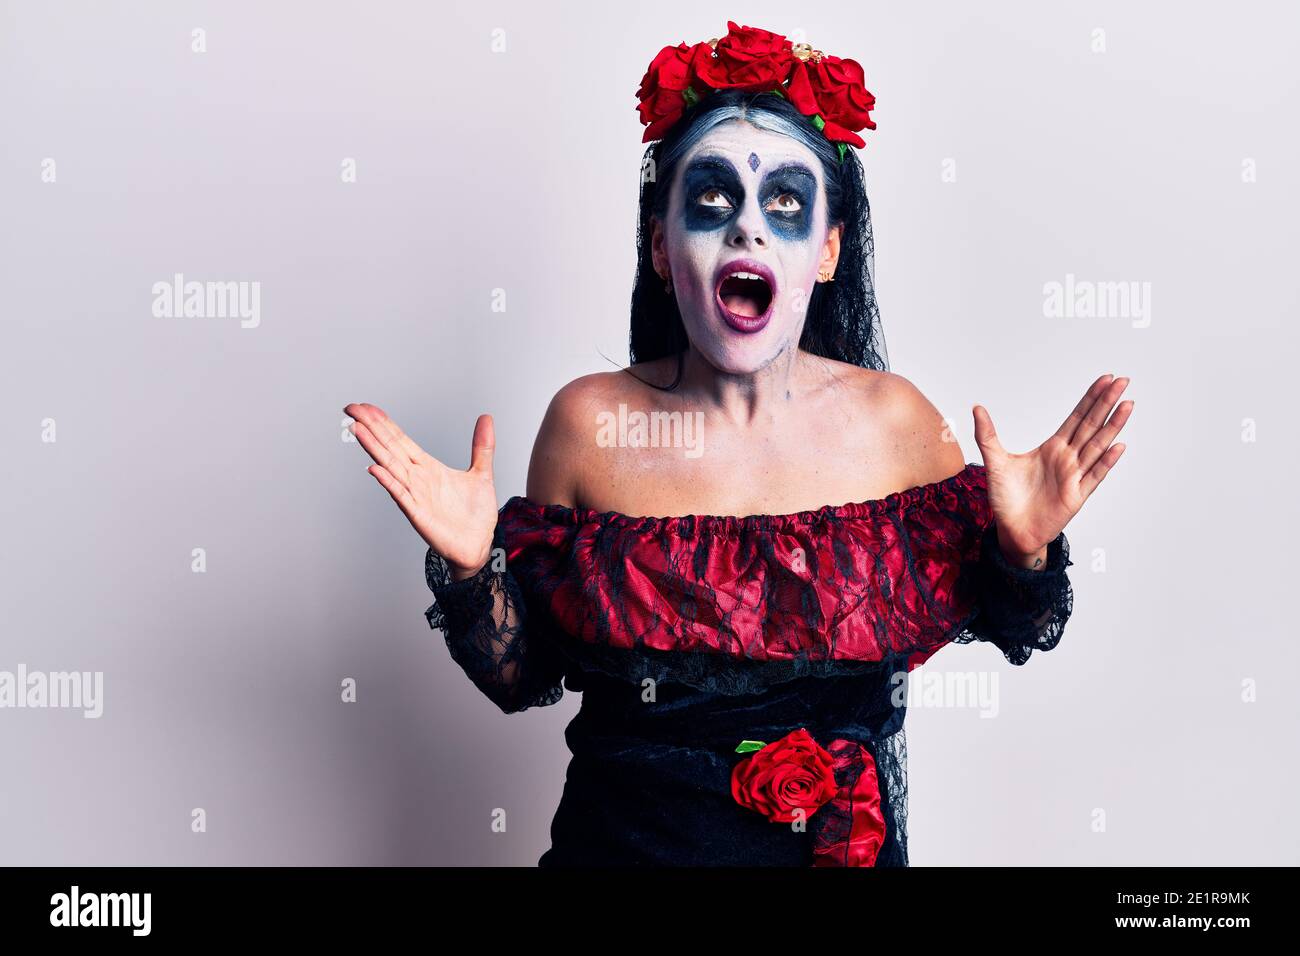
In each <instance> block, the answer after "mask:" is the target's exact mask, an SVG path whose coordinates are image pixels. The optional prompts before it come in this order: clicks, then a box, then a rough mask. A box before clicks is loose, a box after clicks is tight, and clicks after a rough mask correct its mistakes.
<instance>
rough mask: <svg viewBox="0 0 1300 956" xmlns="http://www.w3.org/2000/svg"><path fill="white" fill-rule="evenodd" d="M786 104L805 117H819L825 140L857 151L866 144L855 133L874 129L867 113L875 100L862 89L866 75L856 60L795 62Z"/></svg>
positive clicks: (871, 108) (828, 58)
mask: <svg viewBox="0 0 1300 956" xmlns="http://www.w3.org/2000/svg"><path fill="white" fill-rule="evenodd" d="M787 93H788V95H789V97H790V102H791V103H793V104H794V105H795V106H796V107H798V109H799V112H801V113H803V114H804V115H805V116H812V115H813V114H815V113H820V114H821V117H822V119H823V120H824V121H825V122H826V125H825V126H824V127H823V128H822V133H823V134H824V135H825V136H826V138H827V139H829V140H833V141H841V142H845V143H850V144H852V145H854V146H857V147H863V146H866V145H867V144H866V142H865V141H864V140H863V139H862V137H861V136H858V135H857V133H856V132H854V131H855V130H860V129H875V128H876V124H875V121H874V120H872V118H871V110H873V109H874V108H875V106H876V98H875V97H874V96H872V95H871V92H870V91H869V90H868V89H867V87H866V75H865V74H864V73H863V72H862V67H861V65H860V64H859V63H858V62H857V61H856V60H842V59H840V58H839V57H837V56H826V55H823V56H822V58H821V60H820V61H818V62H815V63H814V62H813V61H812V60H811V59H809V60H796V61H795V65H794V68H793V69H792V71H791V73H790V87H789V89H788V90H787Z"/></svg>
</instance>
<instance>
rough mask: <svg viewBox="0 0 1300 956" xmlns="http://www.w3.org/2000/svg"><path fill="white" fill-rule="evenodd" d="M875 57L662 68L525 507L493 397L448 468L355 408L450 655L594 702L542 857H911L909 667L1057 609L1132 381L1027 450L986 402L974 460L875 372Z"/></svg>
mask: <svg viewBox="0 0 1300 956" xmlns="http://www.w3.org/2000/svg"><path fill="white" fill-rule="evenodd" d="M861 77H862V73H861V69H860V67H858V65H857V64H856V63H854V62H853V61H851V60H839V59H838V58H836V57H830V56H826V55H824V54H822V53H821V52H820V51H816V50H811V49H810V48H808V47H807V46H805V45H794V44H791V43H790V42H789V41H788V40H786V39H785V38H784V37H780V36H778V35H776V34H772V33H768V32H766V31H762V30H756V29H752V28H749V27H737V26H736V24H734V23H731V24H729V33H728V35H727V37H725V38H723V39H721V40H715V41H710V42H709V43H700V44H696V45H694V46H687V45H686V44H684V43H683V44H680V45H679V46H677V47H666V48H665V49H664V50H663V51H662V52H661V53H660V55H659V56H658V57H656V59H655V61H654V62H653V63H652V64H651V67H650V69H649V71H647V73H646V76H645V79H644V80H643V81H642V84H641V89H640V90H639V92H638V96H639V98H640V100H641V105H640V107H639V109H640V112H641V118H642V122H643V123H645V124H647V129H646V131H645V137H644V141H647V142H652V145H651V146H650V147H649V148H648V150H647V153H646V159H645V164H644V169H643V176H642V190H641V220H640V230H639V235H638V250H639V253H640V256H639V267H638V274H637V277H636V285H635V291H634V293H633V301H632V329H631V353H632V363H633V364H632V366H631V368H629V369H624V370H622V371H619V372H613V373H601V374H594V375H589V376H585V377H583V378H580V379H578V380H576V381H574V382H571V383H569V384H568V385H566V386H565V387H564V388H562V389H561V390H560V391H559V392H558V393H557V394H556V396H555V398H554V400H553V401H552V402H551V405H550V407H549V409H548V410H547V412H546V415H545V418H544V421H543V422H542V426H541V430H540V432H539V434H538V437H537V441H536V444H535V447H534V451H533V456H532V461H531V464H530V467H529V473H528V485H527V497H522V498H521V497H514V498H511V499H510V500H509V501H508V502H507V503H506V504H505V506H504V507H503V508H501V509H500V511H498V509H497V498H496V491H495V487H494V485H493V479H492V455H493V446H494V438H493V427H492V419H491V418H490V417H489V416H487V415H483V416H480V418H479V420H478V422H477V423H476V425H475V428H474V438H473V450H472V454H471V461H470V467H469V469H468V470H466V471H459V470H455V469H452V468H448V467H447V466H445V465H443V464H442V463H440V462H438V461H436V460H435V459H433V458H432V457H430V456H429V455H428V454H426V453H425V452H424V451H423V450H421V449H420V448H419V447H418V446H417V445H416V444H415V443H414V442H413V441H411V440H410V439H409V438H408V437H407V436H406V435H405V434H404V433H403V432H402V430H401V429H399V428H398V427H397V425H396V424H394V423H393V422H392V421H391V420H390V419H389V418H388V417H387V416H386V415H385V414H384V413H383V412H382V411H381V410H380V409H378V408H376V407H375V406H373V405H368V404H354V405H348V406H347V407H346V408H345V411H346V412H347V413H348V414H349V415H351V416H352V417H353V418H355V419H356V424H355V425H354V426H353V431H354V433H355V434H356V436H357V438H358V440H359V441H360V443H361V445H362V447H363V448H364V449H365V450H366V452H367V453H369V454H370V455H371V457H372V458H374V460H375V464H374V465H373V466H372V467H371V468H370V473H371V474H372V475H373V476H374V477H375V478H376V479H377V480H378V481H379V483H380V484H381V485H382V486H383V487H384V489H385V490H387V491H388V492H389V494H390V495H392V497H393V499H394V500H395V501H396V502H397V504H398V506H399V507H400V508H401V509H402V511H403V513H404V514H405V515H406V516H407V518H408V519H409V520H410V521H411V523H412V525H413V526H414V527H415V528H416V530H417V531H418V532H419V533H420V535H421V536H422V538H423V539H424V540H425V541H426V542H427V543H428V545H429V551H428V555H427V560H426V569H427V573H428V581H429V586H430V587H431V589H432V590H433V592H434V595H435V599H436V600H435V603H434V605H433V606H432V607H430V608H429V609H428V611H427V612H426V614H427V616H428V619H429V622H430V624H431V625H432V626H434V627H436V628H438V629H440V630H442V631H443V632H444V635H445V637H446V640H447V643H448V647H449V649H450V652H451V655H452V657H453V658H454V659H455V660H456V661H457V663H458V664H459V665H460V666H461V667H462V668H463V669H464V670H465V671H466V673H467V674H468V675H469V676H470V678H471V679H472V680H473V681H474V682H475V683H476V684H477V686H478V687H479V688H480V689H482V691H483V692H484V693H485V694H486V695H487V696H488V697H489V698H490V699H491V700H492V701H493V702H495V703H496V704H497V706H499V707H500V708H501V709H502V710H504V711H506V712H515V711H520V710H524V709H527V708H528V707H533V706H542V705H547V704H551V703H554V702H555V701H557V700H559V698H560V696H561V694H562V693H563V688H564V687H568V688H569V689H570V690H578V691H581V692H582V693H583V699H582V707H581V709H580V711H579V713H578V715H577V717H576V718H575V719H574V720H573V722H572V723H571V724H570V725H569V727H568V729H567V731H566V740H567V741H568V743H569V746H570V748H571V750H572V751H573V759H572V761H571V763H570V765H569V770H568V777H567V781H566V785H565V789H564V795H563V798H562V800H561V803H560V806H559V808H558V810H557V812H556V815H555V819H554V822H553V824H552V831H551V832H552V846H551V848H550V849H549V850H548V851H547V852H546V853H545V854H544V855H543V857H542V859H541V860H540V863H541V864H542V865H566V864H567V865H573V864H695V865H752V864H765V865H791V866H808V865H824V866H846V865H847V866H906V865H907V841H906V780H905V768H904V763H905V755H906V754H905V745H904V737H903V729H902V728H903V718H904V714H905V712H906V706H905V704H906V701H905V686H906V675H907V673H908V672H909V671H910V670H911V669H912V668H914V667H916V666H917V665H918V664H920V663H921V662H923V661H924V660H925V659H926V658H927V657H929V656H930V655H931V654H933V653H934V652H935V651H936V650H937V649H938V648H939V647H941V646H943V645H944V644H946V643H950V642H967V641H974V640H982V641H987V642H990V643H992V644H994V645H995V646H997V647H998V648H999V649H1000V650H1001V651H1002V652H1003V654H1004V655H1005V656H1006V657H1007V659H1008V660H1010V661H1011V662H1013V663H1016V664H1023V663H1024V662H1025V661H1026V660H1027V659H1028V658H1029V656H1030V654H1031V653H1032V651H1033V650H1035V649H1039V650H1050V649H1051V648H1052V647H1054V646H1055V645H1056V643H1057V641H1059V639H1060V637H1061V634H1062V631H1063V628H1064V625H1065V621H1066V619H1067V618H1068V617H1069V615H1070V611H1071V600H1072V595H1071V590H1070V585H1069V580H1068V578H1067V576H1066V572H1065V568H1066V567H1067V566H1069V565H1070V563H1071V562H1070V561H1069V558H1068V544H1067V542H1066V539H1065V535H1064V532H1063V529H1064V527H1065V525H1066V524H1067V522H1068V521H1069V520H1070V519H1071V518H1072V517H1073V516H1074V515H1075V514H1076V513H1077V512H1078V511H1079V509H1080V507H1081V506H1082V504H1083V502H1084V501H1085V500H1086V499H1087V498H1088V497H1089V495H1091V494H1092V492H1093V491H1094V490H1095V489H1096V487H1097V485H1098V484H1099V483H1100V481H1101V480H1102V479H1103V478H1104V477H1105V475H1106V473H1107V472H1108V471H1109V470H1110V468H1111V467H1113V466H1114V464H1115V463H1116V461H1118V459H1119V457H1120V454H1121V453H1122V451H1123V447H1124V446H1123V445H1112V444H1111V442H1112V441H1113V439H1114V438H1115V436H1116V435H1117V434H1118V432H1119V430H1120V428H1121V427H1123V425H1124V422H1125V421H1126V420H1127V418H1128V417H1129V414H1130V413H1131V410H1132V407H1133V403H1132V402H1131V401H1126V402H1124V403H1122V404H1120V406H1119V407H1118V409H1117V410H1115V412H1114V414H1113V415H1112V414H1110V413H1111V410H1112V409H1113V408H1114V406H1115V403H1116V401H1117V400H1118V398H1119V396H1120V394H1121V393H1122V392H1123V391H1124V388H1125V387H1126V384H1127V381H1128V380H1127V379H1124V378H1120V379H1114V378H1113V377H1112V376H1110V375H1104V376H1102V377H1100V378H1099V379H1097V381H1095V382H1094V383H1093V384H1092V386H1091V387H1090V388H1089V389H1088V390H1087V392H1086V394H1085V395H1084V396H1083V398H1082V399H1081V400H1080V401H1079V403H1078V405H1077V406H1076V407H1075V409H1074V410H1073V411H1072V412H1071V413H1070V415H1069V416H1068V417H1067V418H1066V419H1065V421H1064V422H1063V423H1062V425H1061V427H1060V428H1059V429H1058V430H1057V431H1056V433H1055V434H1053V435H1052V436H1051V437H1050V438H1048V439H1047V440H1046V441H1045V442H1044V443H1043V444H1042V445H1040V446H1039V447H1038V448H1036V449H1035V450H1033V451H1031V452H1028V453H1026V454H1011V453H1009V452H1007V451H1006V450H1005V449H1003V447H1002V446H1001V444H1000V442H999V441H998V439H997V436H996V433H995V431H994V428H993V424H992V422H991V421H990V419H989V416H988V413H987V412H986V411H984V409H983V408H982V407H980V406H976V408H975V436H976V441H977V443H978V444H979V447H980V452H981V454H982V455H983V458H984V465H975V464H965V459H964V456H963V454H962V452H961V449H960V447H959V446H958V445H957V443H956V442H955V441H953V440H951V438H946V437H945V436H946V435H947V429H946V426H945V423H944V421H943V420H942V418H941V417H940V415H939V413H938V412H937V411H936V409H935V408H934V407H933V405H931V403H930V402H929V401H927V400H926V398H925V397H924V396H923V395H922V394H921V393H920V392H919V391H918V390H917V389H916V388H915V387H914V386H913V385H912V384H911V383H910V382H908V381H907V380H906V379H904V378H902V377H901V376H898V375H894V374H892V373H890V372H889V371H888V362H887V359H886V357H885V352H884V341H883V335H882V333H881V330H880V325H879V315H878V312H877V309H876V303H875V296H874V291H873V287H872V274H871V272H872V259H871V253H872V239H871V225H870V218H869V212H868V206H867V201H866V195H865V191H864V187H863V174H862V167H861V165H860V163H859V161H858V159H857V156H856V153H855V152H854V150H853V149H852V148H849V147H850V146H854V147H861V146H862V145H863V142H862V140H861V139H860V138H859V137H858V136H857V135H856V133H855V130H860V129H863V128H874V123H872V122H871V120H870V116H869V110H870V108H871V106H872V105H873V104H874V100H873V99H872V97H871V94H870V93H868V92H867V91H866V89H865V87H864V86H863V85H862V82H861ZM773 94H775V95H773ZM628 410H631V411H630V412H629V411H628ZM638 413H639V414H638ZM1108 416H1109V418H1108ZM615 421H617V422H618V428H617V436H613V435H612V431H613V429H612V428H611V427H610V426H611V425H612V423H613V422H615ZM663 422H667V423H669V424H670V425H672V426H674V427H677V428H679V429H680V430H679V431H676V432H671V433H670V434H669V435H668V436H667V438H668V439H673V438H676V439H682V438H683V436H686V437H688V438H689V437H691V436H693V437H694V438H695V439H697V440H698V443H697V445H695V446H690V445H689V444H688V447H686V448H685V450H684V449H683V447H682V446H683V442H682V441H681V440H676V441H674V440H658V439H660V438H663V437H664V436H661V435H660V434H658V433H657V432H655V433H654V434H651V431H653V429H651V428H649V427H648V423H663ZM629 423H630V425H631V427H630V430H629V428H628V425H629ZM612 437H616V439H617V440H610V439H611V438H612ZM692 448H694V453H692ZM840 502H848V503H847V504H838V503H840ZM658 515H670V516H675V517H653V516H658Z"/></svg>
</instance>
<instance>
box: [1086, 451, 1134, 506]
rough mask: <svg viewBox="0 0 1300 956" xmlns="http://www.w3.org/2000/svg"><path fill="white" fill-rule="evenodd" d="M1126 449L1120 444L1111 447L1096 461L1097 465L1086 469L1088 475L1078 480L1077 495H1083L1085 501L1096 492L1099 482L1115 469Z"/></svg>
mask: <svg viewBox="0 0 1300 956" xmlns="http://www.w3.org/2000/svg"><path fill="white" fill-rule="evenodd" d="M1127 447H1128V446H1127V445H1125V444H1124V443H1122V442H1121V443H1120V444H1118V445H1112V446H1111V447H1110V448H1108V449H1107V450H1106V454H1104V455H1102V456H1101V458H1099V459H1098V460H1097V463H1096V464H1095V465H1093V466H1092V467H1091V468H1090V469H1088V473H1087V474H1085V475H1084V476H1083V478H1081V479H1080V480H1079V494H1081V495H1083V498H1084V500H1085V501H1086V500H1087V499H1088V496H1089V495H1091V494H1092V493H1093V492H1094V491H1096V490H1097V486H1098V485H1099V484H1101V480H1102V479H1103V478H1105V477H1106V475H1107V473H1108V472H1109V471H1110V470H1111V469H1112V468H1114V467H1115V463H1116V462H1117V461H1119V456H1120V455H1122V454H1124V449H1125V448H1127Z"/></svg>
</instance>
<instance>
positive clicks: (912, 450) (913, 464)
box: [875, 372, 966, 485]
mask: <svg viewBox="0 0 1300 956" xmlns="http://www.w3.org/2000/svg"><path fill="white" fill-rule="evenodd" d="M875 374H876V375H878V376H884V377H883V378H882V379H880V380H879V382H878V385H877V388H878V389H879V393H878V396H877V399H878V400H877V402H876V403H875V407H876V408H884V409H887V410H888V411H887V412H886V414H887V416H888V419H887V420H888V422H889V427H890V430H891V433H892V435H893V437H894V442H895V448H896V452H897V455H898V459H899V463H900V468H901V470H902V471H903V472H904V473H906V474H908V475H910V476H911V477H910V479H909V480H910V481H911V483H912V484H913V485H927V484H930V483H932V482H936V481H942V480H943V479H945V478H949V477H951V476H953V475H955V474H957V473H958V472H959V471H961V470H962V469H963V468H965V467H966V458H965V455H964V454H963V453H962V450H961V445H960V444H959V443H958V442H957V436H956V435H954V434H953V433H952V429H951V428H950V427H949V425H948V422H947V421H945V420H944V417H943V415H942V414H940V412H939V410H938V409H937V408H935V406H934V403H933V402H931V401H930V400H929V399H928V398H926V396H925V394H924V393H923V392H922V391H921V390H920V389H919V388H917V386H916V385H915V384H914V383H913V382H912V381H911V380H909V379H907V378H905V377H904V376H902V375H899V374H897V373H893V372H877V373H875Z"/></svg>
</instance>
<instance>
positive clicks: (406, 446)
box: [343, 402, 424, 461]
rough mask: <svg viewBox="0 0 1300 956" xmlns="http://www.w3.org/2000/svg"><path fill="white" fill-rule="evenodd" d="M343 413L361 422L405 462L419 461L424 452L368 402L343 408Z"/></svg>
mask: <svg viewBox="0 0 1300 956" xmlns="http://www.w3.org/2000/svg"><path fill="white" fill-rule="evenodd" d="M343 411H344V413H345V414H348V415H351V416H352V417H353V418H355V419H356V420H357V421H359V422H363V423H364V424H365V425H366V427H367V428H369V429H370V431H371V433H372V434H374V436H375V437H376V438H378V439H379V440H380V441H381V442H383V444H384V445H385V446H387V448H388V450H389V451H391V452H392V453H393V454H394V455H400V456H401V457H403V458H405V459H406V460H407V461H419V460H420V456H422V455H423V454H424V450H423V449H421V448H420V446H419V445H417V444H416V443H415V442H414V441H412V440H411V439H410V438H409V437H407V434H406V433H405V432H404V431H402V430H401V429H400V428H398V427H397V423H396V422H395V421H393V420H392V419H391V418H389V417H388V415H387V413H386V412H385V411H384V410H383V409H382V408H380V407H379V406H377V405H371V404H370V403H369V402H356V403H353V404H351V405H346V406H344V408H343Z"/></svg>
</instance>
